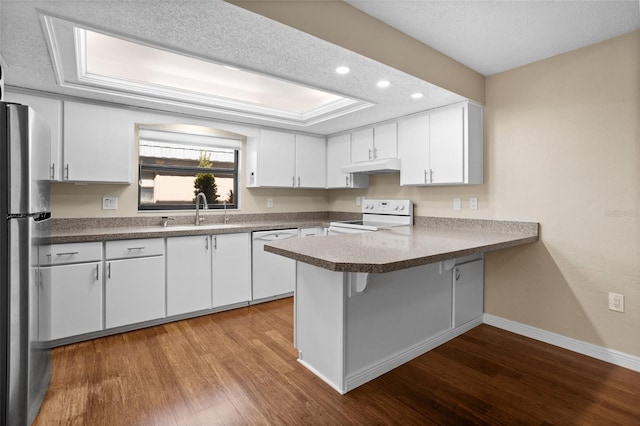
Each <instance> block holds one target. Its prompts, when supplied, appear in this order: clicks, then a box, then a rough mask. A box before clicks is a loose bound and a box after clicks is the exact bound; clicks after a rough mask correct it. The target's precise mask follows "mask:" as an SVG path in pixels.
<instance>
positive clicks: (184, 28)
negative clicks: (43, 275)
mask: <svg viewBox="0 0 640 426" xmlns="http://www.w3.org/2000/svg"><path fill="white" fill-rule="evenodd" d="M0 7H1V9H0V19H1V21H0V28H1V29H0V31H1V32H0V52H1V54H2V56H3V58H4V60H5V61H6V63H7V65H8V68H7V70H6V80H5V84H7V85H9V86H17V87H23V88H30V89H38V90H44V91H48V92H53V93H62V94H66V95H72V96H79V97H90V98H93V99H99V100H105V101H113V102H121V103H126V104H131V105H136V106H144V107H151V108H157V109H164V110H171V111H176V112H185V113H191V114H197V115H202V116H206V117H211V118H218V119H226V120H233V121H240V119H239V118H234V117H233V116H229V115H226V114H222V113H211V112H207V111H204V110H201V109H191V108H187V107H176V106H167V105H160V104H158V103H154V102H151V101H140V100H129V99H125V98H122V97H118V96H115V95H106V94H98V93H87V92H83V91H80V90H78V89H72V88H62V87H60V86H59V85H58V84H57V83H56V77H55V73H54V70H53V66H52V62H51V58H50V55H49V51H48V47H47V43H46V41H45V37H44V34H43V31H42V26H41V24H40V21H39V17H38V12H41V13H45V14H49V15H54V16H60V17H64V18H66V19H69V20H73V21H76V22H78V23H80V24H84V25H87V26H89V27H92V28H95V29H97V30H104V31H107V32H110V33H113V34H115V35H122V36H126V37H128V38H131V39H134V40H139V41H142V42H147V43H150V44H152V45H156V46H159V47H164V48H167V49H170V50H172V51H177V52H185V53H188V54H190V55H195V56H198V57H202V58H210V59H214V60H217V61H220V62H223V63H227V64H233V65H237V66H240V67H242V68H245V69H249V70H256V71H260V72H264V73H268V74H271V75H274V76H277V77H281V78H285V79H288V80H292V81H297V82H300V83H303V84H307V85H310V86H314V87H318V88H320V89H324V90H328V91H331V92H335V93H338V94H344V95H347V96H351V97H355V98H359V99H363V100H366V101H370V102H373V103H374V104H376V105H375V106H373V107H370V108H367V109H365V110H362V111H358V112H354V113H351V114H348V115H346V116H343V117H340V118H336V119H332V120H330V121H325V122H323V123H319V124H315V125H313V126H309V127H295V126H285V125H274V124H270V123H269V122H263V121H260V120H257V119H242V120H241V121H243V122H248V123H252V124H263V125H273V126H277V127H282V128H290V129H295V130H300V131H306V132H311V133H318V134H333V133H337V132H339V131H342V130H346V129H351V128H355V127H359V126H364V125H367V124H371V123H374V122H379V121H384V120H387V119H391V118H395V117H398V116H401V115H406V114H410V113H412V112H417V111H422V110H425V109H429V108H433V107H435V106H439V105H446V104H450V103H453V102H456V101H459V100H462V99H463V98H461V97H460V96H458V95H455V94H453V93H451V92H448V91H446V90H443V89H440V88H437V87H435V86H433V85H431V84H429V83H427V82H424V81H422V80H420V79H417V78H415V77H413V76H410V75H408V74H405V73H403V72H400V71H398V70H395V69H393V68H391V67H388V66H385V65H382V64H380V63H378V62H375V61H372V60H370V59H368V58H365V57H363V56H361V55H358V54H355V53H353V52H350V51H348V50H346V49H343V48H340V47H338V46H335V45H333V44H330V43H328V42H326V41H323V40H320V39H318V38H316V37H313V36H310V35H308V34H305V33H303V32H301V31H298V30H295V29H293V28H290V27H288V26H285V25H283V24H280V23H277V22H274V21H272V20H269V19H267V18H265V17H263V16H260V15H257V14H254V13H251V12H249V11H246V10H244V9H241V8H238V7H236V6H233V5H230V4H228V3H224V2H222V1H215V0H209V1H196V0H175V1H157V0H154V1H126V0H122V1H104V0H103V1H87V0H85V1H77V0H76V1H63V0H62V1H39V2H38V1H29V0H21V1H7V0H2V3H0ZM345 64H346V65H348V66H349V67H350V68H351V70H352V72H351V73H350V74H349V75H346V76H337V75H336V73H335V71H334V70H335V68H336V67H337V66H339V65H345ZM383 78H384V79H387V80H389V81H391V83H392V86H391V87H390V88H388V89H385V90H382V89H378V88H377V87H376V85H375V83H376V82H377V81H378V80H380V79H383ZM416 91H421V92H423V93H424V94H425V97H424V98H423V99H420V100H413V99H411V98H410V97H409V95H410V94H411V93H414V92H416Z"/></svg>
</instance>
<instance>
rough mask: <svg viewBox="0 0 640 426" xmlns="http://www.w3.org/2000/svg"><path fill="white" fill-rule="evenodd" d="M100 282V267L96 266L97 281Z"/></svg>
mask: <svg viewBox="0 0 640 426" xmlns="http://www.w3.org/2000/svg"><path fill="white" fill-rule="evenodd" d="M99 280H100V265H99V264H98V265H96V281H99Z"/></svg>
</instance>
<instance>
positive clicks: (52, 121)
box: [5, 92, 62, 181]
mask: <svg viewBox="0 0 640 426" xmlns="http://www.w3.org/2000/svg"><path fill="white" fill-rule="evenodd" d="M5 100H6V101H7V102H16V103H20V104H23V105H28V106H30V107H31V108H33V109H34V110H35V111H36V112H37V113H38V115H40V116H41V117H42V118H43V119H44V121H45V122H46V123H47V124H48V125H49V128H50V129H51V166H50V173H51V175H50V176H51V180H52V181H59V180H62V172H61V170H62V166H61V164H62V101H60V100H58V99H52V98H46V97H42V96H33V95H25V94H23V93H12V92H6V93H5Z"/></svg>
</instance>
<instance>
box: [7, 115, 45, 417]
mask: <svg viewBox="0 0 640 426" xmlns="http://www.w3.org/2000/svg"><path fill="white" fill-rule="evenodd" d="M50 143H51V133H50V130H49V127H48V125H47V124H46V123H45V122H44V121H43V120H42V119H41V118H40V117H39V116H38V115H37V114H36V113H35V112H34V111H33V110H32V109H31V108H29V107H27V106H23V105H17V104H11V103H5V102H0V345H1V346H0V379H1V380H0V385H1V389H0V392H1V394H0V404H1V405H0V424H1V425H11V426H13V425H21V426H22V425H28V424H30V423H31V422H32V420H33V419H34V418H35V416H36V414H37V413H38V410H39V408H40V404H41V403H42V399H43V398H44V394H45V392H46V390H47V387H48V386H49V378H50V355H49V349H48V348H47V347H46V345H45V344H43V342H40V341H39V339H38V307H39V306H42V305H44V304H46V303H47V301H46V300H38V286H39V285H40V284H41V283H40V281H41V279H40V277H41V274H40V270H39V260H38V257H39V256H38V250H39V247H40V246H41V245H45V244H48V239H49V238H50V218H51V213H50V210H49V182H48V179H49V164H50V156H51V149H50Z"/></svg>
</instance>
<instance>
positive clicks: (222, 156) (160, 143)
mask: <svg viewBox="0 0 640 426" xmlns="http://www.w3.org/2000/svg"><path fill="white" fill-rule="evenodd" d="M169 128H171V130H168V129H167V128H160V129H159V128H146V127H140V128H139V131H138V142H139V145H138V158H139V171H140V175H139V180H138V188H139V189H138V208H139V210H181V209H182V210H186V209H194V208H195V198H196V195H197V194H198V193H200V192H202V193H204V194H205V197H206V199H207V204H208V208H210V209H218V208H223V207H224V206H225V204H226V208H228V209H236V208H238V158H239V149H240V146H241V140H240V139H239V137H238V136H214V135H212V133H216V131H215V130H213V129H207V128H204V127H198V126H169ZM177 128H179V130H180V131H176V130H177ZM185 130H187V131H188V132H185ZM203 132H205V133H209V134H203Z"/></svg>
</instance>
